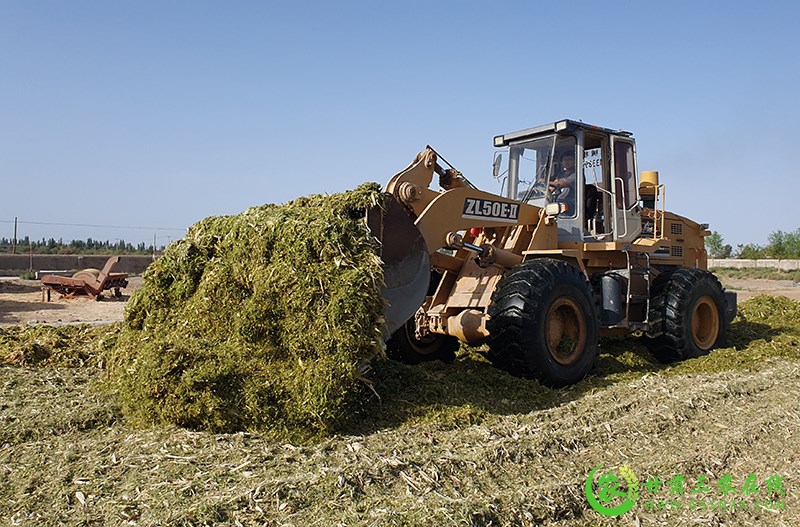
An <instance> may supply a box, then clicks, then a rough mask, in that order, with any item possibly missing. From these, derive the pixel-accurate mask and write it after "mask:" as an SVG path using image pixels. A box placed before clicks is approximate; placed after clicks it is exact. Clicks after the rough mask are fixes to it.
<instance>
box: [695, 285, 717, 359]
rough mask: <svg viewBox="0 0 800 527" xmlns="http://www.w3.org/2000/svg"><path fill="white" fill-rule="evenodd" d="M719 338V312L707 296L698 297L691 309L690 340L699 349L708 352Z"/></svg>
mask: <svg viewBox="0 0 800 527" xmlns="http://www.w3.org/2000/svg"><path fill="white" fill-rule="evenodd" d="M718 336H719V312H718V311H717V305H716V304H715V303H714V300H713V299H712V298H711V297H709V296H703V297H700V298H699V299H698V300H697V302H695V304H694V307H693V308H692V340H693V341H694V345H695V346H697V347H698V348H699V349H701V350H703V351H706V350H710V349H711V348H712V347H713V346H714V343H715V342H716V341H717V337H718Z"/></svg>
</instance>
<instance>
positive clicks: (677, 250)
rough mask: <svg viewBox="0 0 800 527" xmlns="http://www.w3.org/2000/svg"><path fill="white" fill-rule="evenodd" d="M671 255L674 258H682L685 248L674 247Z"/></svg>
mask: <svg viewBox="0 0 800 527" xmlns="http://www.w3.org/2000/svg"><path fill="white" fill-rule="evenodd" d="M671 253H672V256H678V257H682V256H683V247H682V246H680V245H673V246H672V251H671Z"/></svg>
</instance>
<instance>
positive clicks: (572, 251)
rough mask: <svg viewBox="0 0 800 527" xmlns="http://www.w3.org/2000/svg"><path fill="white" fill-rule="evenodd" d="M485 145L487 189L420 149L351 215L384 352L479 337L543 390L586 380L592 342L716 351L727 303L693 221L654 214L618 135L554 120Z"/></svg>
mask: <svg viewBox="0 0 800 527" xmlns="http://www.w3.org/2000/svg"><path fill="white" fill-rule="evenodd" d="M494 146H495V147H496V148H498V149H499V150H498V151H497V152H496V153H495V161H494V163H493V175H494V177H495V179H496V180H497V181H498V183H499V184H500V186H501V190H500V192H499V193H496V194H495V193H490V192H485V191H482V190H479V189H478V188H477V187H475V186H474V185H473V184H472V183H470V181H469V180H467V178H466V177H464V175H463V174H462V173H461V172H459V171H458V170H456V169H455V168H454V167H453V166H452V165H450V164H449V163H448V162H447V161H446V160H444V158H442V157H441V156H440V155H438V154H437V153H436V152H435V151H434V150H433V149H432V148H431V147H427V148H426V149H425V150H424V151H423V152H421V153H420V154H418V155H417V157H416V158H415V159H414V161H413V162H412V163H411V164H410V165H409V166H408V167H406V168H405V169H404V170H402V171H401V172H399V173H398V174H396V175H395V176H394V177H392V178H391V180H390V181H389V182H388V184H387V185H386V188H385V190H386V192H387V193H388V194H391V197H389V198H388V199H387V200H386V203H385V204H383V205H382V206H380V207H376V208H375V209H373V210H371V211H369V212H368V214H367V223H368V226H369V228H370V229H371V231H372V233H373V234H374V235H375V237H376V238H377V239H378V241H379V242H380V247H381V248H380V256H381V258H382V260H383V264H384V281H385V284H386V285H385V287H384V290H383V293H384V297H385V299H386V304H387V306H386V312H385V319H386V326H385V328H384V335H385V338H386V345H387V353H388V355H389V356H390V357H392V358H396V359H399V360H403V361H406V362H420V361H424V360H433V359H442V360H452V359H453V358H454V353H455V351H456V350H457V349H458V347H459V343H460V342H464V343H466V344H469V345H472V346H477V345H483V344H487V345H488V352H487V354H488V358H489V359H490V360H491V361H492V362H493V363H494V364H495V365H497V366H498V367H500V368H502V369H505V370H507V371H508V372H510V373H511V374H513V375H517V376H522V377H530V378H535V379H538V380H539V381H540V382H542V383H543V384H545V385H548V386H553V387H559V386H565V385H569V384H573V383H576V382H578V381H579V380H581V379H582V378H583V377H585V376H586V375H587V374H588V373H589V371H590V370H591V368H592V365H593V363H594V361H595V357H596V356H597V350H598V341H599V337H600V336H601V335H602V336H625V335H633V336H637V337H640V338H642V339H643V340H644V342H645V344H646V345H647V346H648V348H649V349H650V350H651V352H652V353H653V355H654V356H655V357H656V358H657V359H658V360H660V361H662V362H672V361H677V360H681V359H687V358H692V357H698V356H701V355H704V354H707V353H708V352H709V351H710V350H711V349H713V348H715V347H719V346H721V345H723V343H724V342H725V337H726V331H727V328H728V325H729V324H730V322H731V320H732V319H733V317H734V316H735V314H736V296H735V293H731V292H727V291H725V290H724V289H723V287H722V286H721V284H720V282H719V281H718V280H717V278H716V277H715V276H714V275H713V274H712V273H710V272H709V271H708V270H707V254H706V251H705V247H704V241H703V239H704V237H705V236H708V235H709V234H710V232H709V231H708V230H707V229H708V225H706V224H699V223H696V222H695V221H693V220H690V219H688V218H685V217H683V216H680V215H678V214H675V213H672V212H668V211H666V210H665V208H664V198H665V186H664V185H663V184H662V183H660V182H659V179H658V173H657V172H641V173H639V172H638V171H637V163H636V146H635V141H634V138H633V137H632V134H631V133H629V132H625V131H621V130H612V129H608V128H602V127H599V126H592V125H588V124H585V123H583V122H579V121H574V120H567V119H565V120H561V121H558V122H555V123H551V124H547V125H543V126H537V127H534V128H528V129H525V130H520V131H517V132H512V133H507V134H504V135H499V136H496V137H494ZM505 156H507V159H505ZM570 158H571V159H570ZM434 177H436V178H437V182H436V183H437V186H438V188H436V187H434V186H433V181H434Z"/></svg>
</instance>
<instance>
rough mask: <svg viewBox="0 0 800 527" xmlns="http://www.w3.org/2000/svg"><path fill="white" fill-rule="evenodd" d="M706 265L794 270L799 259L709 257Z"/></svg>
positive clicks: (797, 265) (798, 264)
mask: <svg viewBox="0 0 800 527" xmlns="http://www.w3.org/2000/svg"><path fill="white" fill-rule="evenodd" d="M708 267H733V268H735V269H743V268H745V267H769V268H772V269H781V270H782V271H794V270H796V269H800V260H766V259H765V260H736V259H733V258H727V259H717V258H714V259H712V258H709V259H708Z"/></svg>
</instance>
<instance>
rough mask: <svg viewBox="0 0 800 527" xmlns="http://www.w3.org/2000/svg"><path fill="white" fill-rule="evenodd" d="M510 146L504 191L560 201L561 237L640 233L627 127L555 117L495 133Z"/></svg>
mask: <svg viewBox="0 0 800 527" xmlns="http://www.w3.org/2000/svg"><path fill="white" fill-rule="evenodd" d="M495 146H497V147H503V146H507V147H508V169H507V176H506V178H505V179H504V181H503V190H502V192H501V193H502V194H503V195H504V196H506V197H510V198H513V199H517V200H519V201H524V202H527V203H530V204H532V205H536V206H539V207H545V206H546V205H548V204H550V203H558V204H559V207H560V209H561V212H560V213H559V215H558V236H559V240H561V241H565V242H597V241H600V242H610V241H617V242H629V241H632V240H634V239H635V238H637V237H638V236H639V234H640V233H641V216H640V213H639V212H640V209H639V205H638V201H639V196H638V188H639V187H638V184H637V177H636V175H637V169H636V149H635V142H634V140H633V137H631V134H630V133H628V132H622V131H614V130H610V129H607V128H601V127H597V126H591V125H587V124H584V123H580V122H576V121H569V120H564V121H559V122H556V123H553V124H550V125H545V126H540V127H536V128H529V129H527V130H521V131H519V132H512V133H509V134H505V135H502V136H497V137H495Z"/></svg>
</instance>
